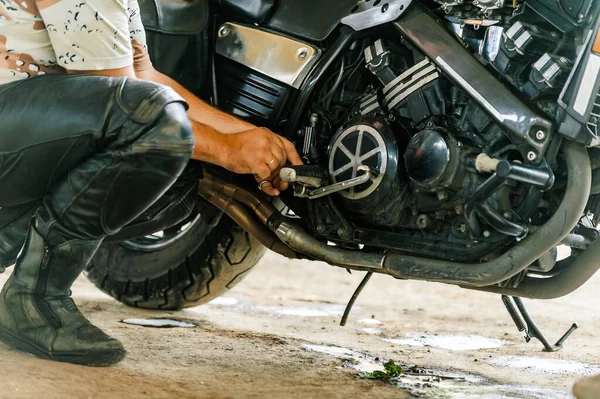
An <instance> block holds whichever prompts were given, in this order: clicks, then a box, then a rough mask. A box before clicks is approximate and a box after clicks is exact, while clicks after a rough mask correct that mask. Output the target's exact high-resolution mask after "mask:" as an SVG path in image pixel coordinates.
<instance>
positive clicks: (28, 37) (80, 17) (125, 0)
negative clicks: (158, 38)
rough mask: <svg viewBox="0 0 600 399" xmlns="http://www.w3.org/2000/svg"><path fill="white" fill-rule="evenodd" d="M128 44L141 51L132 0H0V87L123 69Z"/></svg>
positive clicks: (128, 59)
mask: <svg viewBox="0 0 600 399" xmlns="http://www.w3.org/2000/svg"><path fill="white" fill-rule="evenodd" d="M134 48H135V50H136V51H137V53H140V52H143V53H144V54H145V49H146V37H145V33H144V29H143V26H142V22H141V18H140V15H139V5H138V3H137V0H0V85H2V84H5V83H9V82H14V81H17V80H21V79H26V78H29V77H34V76H37V75H42V74H47V73H64V72H65V70H66V69H69V70H79V71H87V70H102V69H118V68H124V67H127V66H129V65H132V64H133V63H134V59H133V58H134V57H133V55H134ZM136 55H137V54H136ZM146 58H147V57H146Z"/></svg>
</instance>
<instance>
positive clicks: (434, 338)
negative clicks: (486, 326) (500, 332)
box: [384, 334, 505, 351]
mask: <svg viewBox="0 0 600 399" xmlns="http://www.w3.org/2000/svg"><path fill="white" fill-rule="evenodd" d="M384 341H385V342H389V343H392V344H396V345H406V346H417V347H432V348H439V349H446V350H451V351H468V350H480V349H494V348H501V347H503V346H504V345H505V342H504V341H501V340H499V339H493V338H487V337H482V336H479V335H427V334H413V335H410V336H408V338H386V339H384Z"/></svg>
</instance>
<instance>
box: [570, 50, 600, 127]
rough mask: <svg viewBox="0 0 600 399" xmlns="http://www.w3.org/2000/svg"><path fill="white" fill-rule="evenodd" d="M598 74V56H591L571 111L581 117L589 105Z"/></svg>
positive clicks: (599, 69)
mask: <svg viewBox="0 0 600 399" xmlns="http://www.w3.org/2000/svg"><path fill="white" fill-rule="evenodd" d="M598 74H600V56H597V55H595V54H592V55H591V56H590V59H589V60H588V63H587V65H586V67H585V72H584V73H583V80H582V81H581V87H579V92H578V93H577V97H576V98H575V104H574V105H573V110H575V112H577V113H578V114H579V115H581V116H585V114H586V112H587V109H588V105H590V99H591V98H592V94H594V84H595V83H596V78H597V77H598Z"/></svg>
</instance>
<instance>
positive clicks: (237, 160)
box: [192, 120, 302, 196]
mask: <svg viewBox="0 0 600 399" xmlns="http://www.w3.org/2000/svg"><path fill="white" fill-rule="evenodd" d="M192 127H193V130H194V136H195V138H196V145H195V147H194V154H193V155H192V158H193V159H196V160H199V161H204V162H209V163H212V164H215V165H219V166H221V167H223V168H225V169H228V170H230V171H232V172H235V173H240V174H251V175H254V177H255V178H256V181H257V182H259V183H261V189H262V190H263V191H264V192H265V193H266V194H269V195H273V196H275V195H279V194H280V192H281V191H282V190H285V189H287V188H288V183H287V182H284V181H281V179H280V178H279V171H280V170H281V168H282V167H284V166H286V165H302V160H301V159H300V156H299V155H298V153H297V152H296V148H294V145H293V144H292V143H290V142H289V141H288V140H286V139H284V138H283V137H280V136H278V135H276V134H275V133H273V132H271V131H270V130H269V129H265V128H254V129H251V130H248V131H245V132H242V133H235V134H223V133H219V132H218V131H216V130H215V129H213V128H211V127H210V126H207V125H203V124H201V123H199V122H196V121H193V120H192Z"/></svg>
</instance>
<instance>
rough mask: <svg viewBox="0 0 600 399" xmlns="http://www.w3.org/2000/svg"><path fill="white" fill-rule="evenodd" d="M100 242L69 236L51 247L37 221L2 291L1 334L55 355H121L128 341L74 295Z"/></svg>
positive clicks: (101, 360)
mask: <svg viewBox="0 0 600 399" xmlns="http://www.w3.org/2000/svg"><path fill="white" fill-rule="evenodd" d="M100 242H101V241H83V240H70V241H67V242H65V243H63V244H61V245H59V246H57V247H56V248H51V247H49V245H48V244H47V242H46V240H45V239H44V237H43V236H42V234H41V233H40V230H39V227H38V226H35V225H34V223H32V224H31V226H30V228H29V235H28V238H27V242H26V243H25V247H24V248H23V252H22V254H21V255H20V256H19V259H18V260H17V264H16V266H15V271H14V273H13V275H12V276H11V277H10V279H9V280H8V282H7V283H6V285H5V286H4V288H3V289H2V292H1V293H0V340H2V341H3V342H4V343H6V344H8V345H10V346H12V347H14V348H17V349H20V350H23V351H26V352H29V353H32V354H34V355H36V356H39V357H42V358H45V359H50V360H56V361H62V362H69V363H76V364H83V365H90V366H107V365H111V364H114V363H117V362H119V361H121V360H122V359H123V358H124V357H125V349H124V348H123V345H121V343H120V342H119V341H117V340H116V339H114V338H111V337H109V336H108V335H106V334H105V333H104V332H103V331H102V330H100V329H99V328H97V327H96V326H94V325H92V324H91V323H90V322H89V321H88V320H87V319H86V318H85V317H84V316H83V315H82V314H81V313H80V312H79V310H78V309H77V306H76V305H75V303H74V302H73V300H72V299H71V290H70V287H71V285H72V284H73V282H74V281H75V279H76V278H77V276H78V275H79V274H80V273H81V271H83V269H84V268H85V266H86V265H87V263H88V262H89V260H90V259H91V257H92V256H93V254H94V253H95V252H96V250H97V249H98V246H99V245H100Z"/></svg>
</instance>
